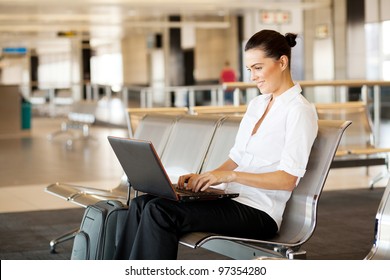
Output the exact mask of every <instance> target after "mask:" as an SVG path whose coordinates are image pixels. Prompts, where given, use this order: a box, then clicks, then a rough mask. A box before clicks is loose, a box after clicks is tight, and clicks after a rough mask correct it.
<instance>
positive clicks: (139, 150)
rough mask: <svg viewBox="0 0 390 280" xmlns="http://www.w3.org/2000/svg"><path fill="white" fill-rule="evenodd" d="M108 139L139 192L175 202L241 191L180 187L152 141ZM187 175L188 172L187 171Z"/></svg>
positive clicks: (222, 197)
mask: <svg viewBox="0 0 390 280" xmlns="http://www.w3.org/2000/svg"><path fill="white" fill-rule="evenodd" d="M108 141H109V143H110V145H111V147H112V149H113V150H114V153H115V155H116V156H117V158H118V160H119V163H120V164H121V166H122V168H123V171H124V172H125V174H126V176H127V179H128V180H129V183H130V185H131V186H132V187H133V188H134V190H136V191H140V192H143V193H148V194H152V195H155V196H158V197H163V198H167V199H170V200H175V201H198V200H215V199H226V198H234V197H237V196H238V193H228V192H225V191H224V190H220V189H215V188H208V189H207V190H206V191H203V192H196V193H195V192H192V191H188V190H181V189H178V188H176V185H174V184H172V183H171V180H170V179H169V177H168V174H167V172H166V170H165V168H164V166H163V165H162V163H161V160H160V157H159V156H158V154H157V152H156V150H155V149H154V147H153V144H152V143H151V142H150V141H144V140H138V139H130V138H121V137H114V136H108ZM183 175H184V174H183Z"/></svg>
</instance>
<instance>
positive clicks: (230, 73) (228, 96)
mask: <svg viewBox="0 0 390 280" xmlns="http://www.w3.org/2000/svg"><path fill="white" fill-rule="evenodd" d="M236 80H237V77H236V72H235V71H234V69H233V68H232V67H230V62H229V61H226V62H225V66H224V67H223V69H222V70H221V73H220V75H219V82H220V83H221V84H223V83H229V82H235V81H236ZM224 96H225V104H233V91H232V90H225V95H224Z"/></svg>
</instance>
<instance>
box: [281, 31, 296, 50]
mask: <svg viewBox="0 0 390 280" xmlns="http://www.w3.org/2000/svg"><path fill="white" fill-rule="evenodd" d="M284 37H285V38H286V40H287V43H288V45H289V46H290V47H291V48H292V47H294V46H295V45H296V44H297V41H296V38H297V34H293V33H287V34H286V35H285V36H284Z"/></svg>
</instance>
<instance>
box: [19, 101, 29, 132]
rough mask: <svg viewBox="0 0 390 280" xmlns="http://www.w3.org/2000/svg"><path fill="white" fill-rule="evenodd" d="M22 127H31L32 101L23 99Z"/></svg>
mask: <svg viewBox="0 0 390 280" xmlns="http://www.w3.org/2000/svg"><path fill="white" fill-rule="evenodd" d="M21 112H22V129H30V128H31V103H30V102H28V101H26V100H23V101H22V110H21Z"/></svg>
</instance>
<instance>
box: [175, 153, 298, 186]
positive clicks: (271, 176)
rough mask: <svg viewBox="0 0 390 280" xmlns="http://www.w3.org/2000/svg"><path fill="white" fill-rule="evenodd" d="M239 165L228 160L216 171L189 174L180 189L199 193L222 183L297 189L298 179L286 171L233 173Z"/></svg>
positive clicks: (182, 181)
mask: <svg viewBox="0 0 390 280" xmlns="http://www.w3.org/2000/svg"><path fill="white" fill-rule="evenodd" d="M236 167H237V164H236V163H235V162H234V161H233V160H231V159H228V160H227V161H226V162H225V163H223V164H222V165H221V166H220V167H218V168H217V169H215V170H212V171H209V172H205V173H202V174H187V175H184V176H181V177H180V178H179V182H178V185H179V187H181V188H183V187H185V188H186V189H190V190H193V191H195V192H197V191H204V190H206V189H207V188H209V187H210V186H213V185H218V184H221V183H230V182H237V183H240V184H243V185H247V186H251V187H255V188H262V189H269V190H287V191H292V190H293V189H294V187H295V184H296V181H297V177H296V176H293V175H291V174H289V173H287V172H285V171H281V170H278V171H274V172H269V173H262V174H257V173H248V172H238V171H233V170H234V169H235V168H236Z"/></svg>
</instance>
